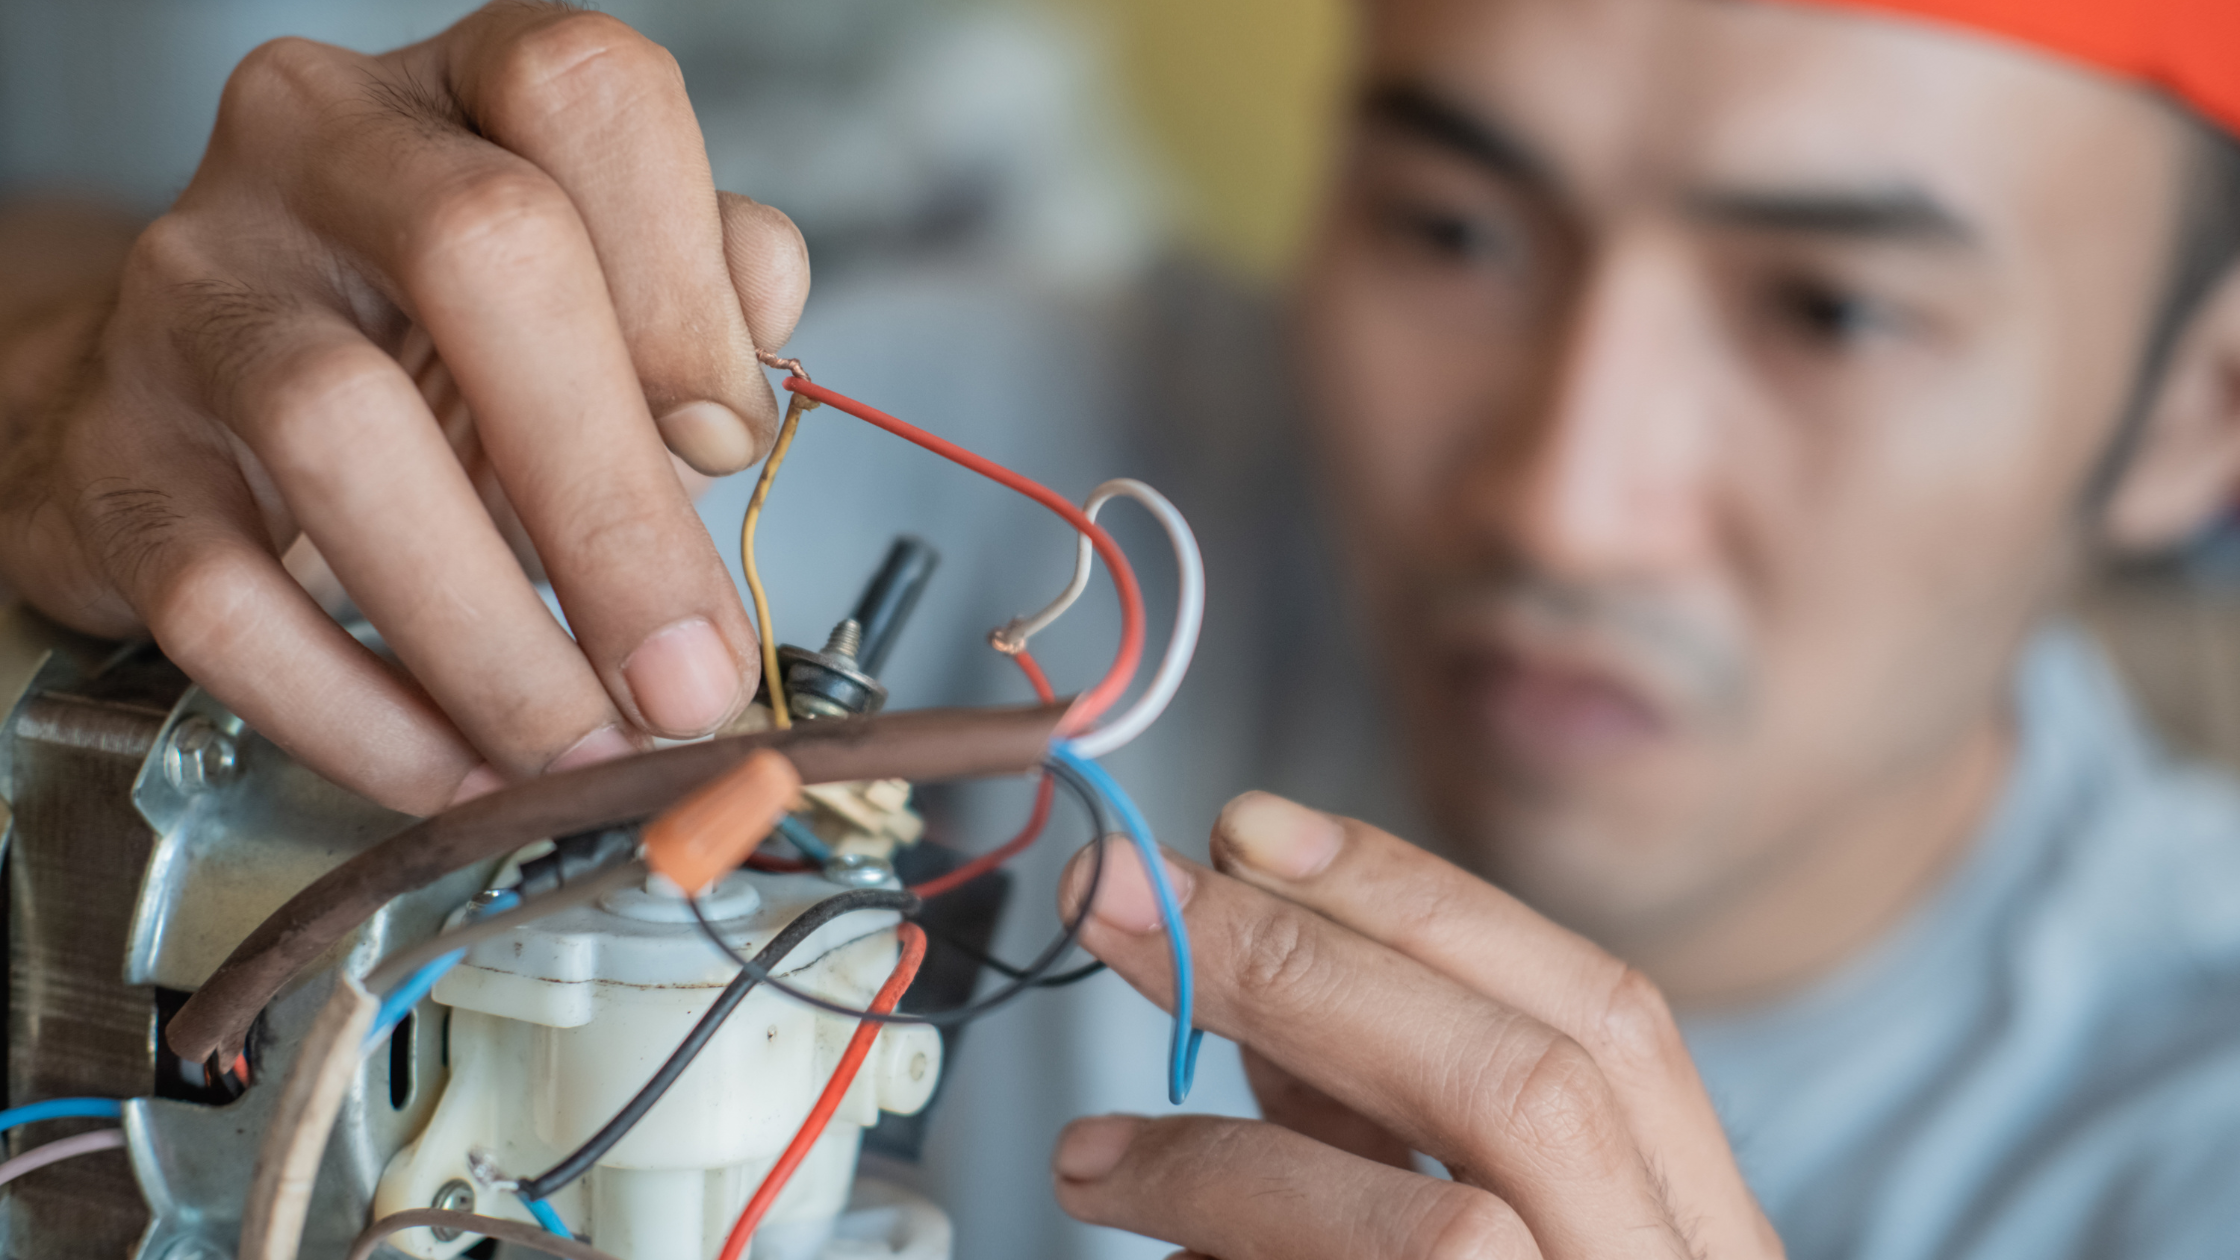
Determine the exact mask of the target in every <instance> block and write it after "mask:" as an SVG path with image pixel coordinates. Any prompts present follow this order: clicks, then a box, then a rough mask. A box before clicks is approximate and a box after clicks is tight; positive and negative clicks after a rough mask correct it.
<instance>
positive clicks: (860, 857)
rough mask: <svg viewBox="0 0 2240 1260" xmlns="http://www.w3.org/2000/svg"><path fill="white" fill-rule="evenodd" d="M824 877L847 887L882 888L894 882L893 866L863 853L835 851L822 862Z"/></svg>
mask: <svg viewBox="0 0 2240 1260" xmlns="http://www.w3.org/2000/svg"><path fill="white" fill-rule="evenodd" d="M824 877H825V878H826V879H829V880H831V881H832V882H833V883H835V884H841V885H845V886H846V887H849V888H884V887H886V886H887V885H889V884H892V883H893V882H894V868H893V867H891V866H888V865H887V864H886V863H885V862H882V861H880V860H879V859H878V858H875V857H872V856H870V855H869V854H864V853H837V854H834V855H833V858H832V860H831V861H829V862H827V863H825V864H824Z"/></svg>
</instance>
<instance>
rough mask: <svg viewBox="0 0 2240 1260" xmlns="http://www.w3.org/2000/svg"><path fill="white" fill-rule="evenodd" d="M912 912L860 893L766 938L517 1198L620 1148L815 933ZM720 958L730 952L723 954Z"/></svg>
mask: <svg viewBox="0 0 2240 1260" xmlns="http://www.w3.org/2000/svg"><path fill="white" fill-rule="evenodd" d="M686 904H688V905H691V906H692V907H693V916H694V917H695V918H699V905H698V903H697V902H690V901H688V902H687V903H686ZM917 908H918V899H917V898H916V897H913V896H911V895H910V894H908V893H905V892H896V891H893V890H891V889H884V888H861V889H856V890H854V891H851V892H844V893H840V894H839V895H837V896H833V897H827V898H825V899H824V900H823V901H820V902H818V903H816V904H815V905H813V906H810V907H809V908H808V909H806V910H804V911H802V912H801V913H800V914H798V915H796V916H794V919H793V921H792V922H791V923H788V924H786V925H785V926H784V927H783V928H780V929H779V930H778V934H777V935H776V936H773V937H771V938H770V943H769V944H767V945H765V946H763V947H762V948H761V949H760V950H759V951H757V952H756V954H755V956H754V960H753V961H752V962H751V963H749V962H746V961H745V960H740V962H741V966H740V968H739V974H738V975H736V976H733V977H732V978H731V983H730V984H727V985H725V986H724V989H723V992H722V993H721V994H719V995H717V997H716V1000H715V1002H714V1003H713V1004H712V1005H710V1006H709V1007H708V1012H707V1014H705V1015H702V1016H701V1017H700V1022H699V1023H697V1024H694V1025H693V1026H692V1031H691V1032H690V1033H688V1034H686V1036H685V1039H684V1041H683V1043H682V1044H680V1045H678V1046H677V1048H676V1049H675V1050H672V1051H670V1052H669V1058H668V1061H667V1062H665V1063H663V1064H662V1065H661V1066H660V1067H659V1068H658V1069H656V1070H655V1071H654V1074H653V1079H651V1080H649V1081H647V1082H646V1083H645V1085H644V1086H643V1087H642V1088H640V1089H639V1090H638V1092H637V1094H636V1095H635V1096H634V1097H632V1098H631V1099H630V1101H629V1102H628V1103H625V1104H624V1105H623V1108H622V1110H620V1111H618V1112H616V1113H615V1117H614V1119H612V1120H609V1121H607V1122H606V1124H604V1125H602V1126H601V1127H600V1129H599V1131H598V1132H597V1133H594V1134H592V1135H591V1138H590V1140H589V1141H587V1142H585V1143H584V1144H583V1145H582V1146H579V1147H577V1148H576V1149H575V1150H574V1151H572V1152H570V1153H569V1154H568V1155H567V1157H566V1158H564V1159H562V1160H561V1161H560V1162H559V1163H557V1164H554V1165H553V1166H552V1167H550V1168H548V1169H546V1170H545V1171H543V1172H541V1173H539V1174H537V1175H536V1176H534V1177H530V1178H526V1179H524V1180H523V1181H522V1182H521V1183H520V1185H519V1187H518V1188H519V1191H520V1193H521V1196H522V1197H523V1198H525V1199H530V1200H543V1199H549V1198H551V1197H552V1196H553V1195H555V1194H557V1193H559V1191H560V1190H561V1189H562V1188H563V1187H565V1186H566V1185H568V1184H569V1183H570V1182H572V1181H574V1180H575V1179H576V1178H578V1177H581V1176H582V1175H584V1174H585V1173H587V1172H590V1171H591V1168H592V1165H594V1164H597V1163H598V1162H599V1159H600V1157H601V1156H603V1155H605V1154H606V1153H607V1152H608V1151H610V1150H613V1149H614V1145H615V1143H617V1142H620V1141H621V1140H622V1139H623V1137H624V1136H625V1135H626V1134H628V1133H629V1132H630V1130H631V1129H633V1128H635V1127H636V1126H637V1124H638V1122H639V1121H640V1120H643V1119H644V1118H645V1115H646V1113H647V1112H649V1111H651V1110H653V1105H654V1104H655V1103H657V1102H660V1101H661V1096H662V1095H663V1094H665V1093H667V1092H669V1087H670V1086H671V1085H674V1084H676V1082H677V1078H678V1077H680V1076H682V1075H684V1070H685V1069H686V1068H688V1067H691V1066H692V1061H693V1060H694V1059H695V1058H697V1057H699V1054H700V1051H701V1050H702V1049H704V1048H705V1047H706V1046H707V1044H708V1042H709V1041H711V1040H713V1039H714V1037H715V1035H716V1031H717V1030H718V1029H720V1028H722V1027H723V1022H724V1021H725V1020H727V1019H729V1018H730V1017H731V1012H732V1011H734V1010H736V1009H737V1008H738V1006H739V1003H740V1002H741V1001H742V1000H743V999H745V997H746V996H747V994H748V992H749V991H751V990H752V989H753V988H754V987H755V985H757V984H759V983H761V981H762V978H763V977H764V976H767V975H768V974H769V968H771V967H775V966H777V965H778V964H779V963H780V962H781V961H783V960H784V959H785V957H786V955H788V954H790V953H792V952H793V951H794V950H795V949H797V948H799V947H800V945H801V942H803V941H805V940H807V939H809V937H810V935H811V934H812V933H814V932H815V931H816V930H817V929H818V928H821V927H823V926H824V925H825V924H827V923H830V922H832V921H833V920H834V919H837V918H839V917H840V916H841V915H844V914H848V913H851V912H853V911H857V910H894V911H901V912H909V911H913V910H916V909H917ZM700 921H701V923H702V924H706V922H707V920H706V919H701V920H700ZM717 939H719V940H720V939H721V938H720V937H719V938H717ZM725 952H727V953H729V952H730V951H729V949H728V948H727V949H726V951H725ZM734 957H736V955H734Z"/></svg>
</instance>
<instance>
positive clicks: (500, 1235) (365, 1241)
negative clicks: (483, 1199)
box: [343, 1208, 615, 1260]
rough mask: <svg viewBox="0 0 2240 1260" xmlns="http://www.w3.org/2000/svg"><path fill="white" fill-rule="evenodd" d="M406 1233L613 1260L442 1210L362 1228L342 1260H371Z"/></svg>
mask: <svg viewBox="0 0 2240 1260" xmlns="http://www.w3.org/2000/svg"><path fill="white" fill-rule="evenodd" d="M408 1229H455V1230H457V1231H459V1232H460V1233H462V1234H480V1235H482V1236H483V1237H485V1238H495V1239H497V1240H498V1241H499V1242H509V1243H520V1244H521V1245H522V1246H524V1247H530V1248H534V1249H535V1250H537V1251H539V1252H542V1253H545V1254H548V1255H554V1256H558V1257H560V1260H615V1258H614V1257H613V1256H611V1255H609V1254H607V1253H606V1252H604V1251H601V1250H599V1249H598V1248H597V1247H594V1246H591V1245H590V1244H589V1243H580V1242H577V1241H576V1240H575V1239H573V1238H555V1237H553V1235H552V1233H551V1231H550V1230H545V1229H539V1228H538V1227H536V1226H534V1225H524V1224H522V1223H521V1222H520V1221H509V1220H506V1219H505V1218H504V1217H499V1216H476V1215H475V1214H474V1213H472V1212H446V1211H444V1210H443V1209H442V1208H412V1209H410V1210H408V1211H404V1212H392V1213H390V1214H389V1215H387V1216H384V1217H382V1218H381V1219H380V1220H378V1221H375V1222H374V1223H373V1224H371V1225H368V1226H366V1229H365V1232H364V1233H362V1234H360V1235H358V1237H357V1240H356V1241H354V1242H352V1243H351V1244H350V1251H349V1254H348V1255H346V1256H344V1257H343V1260H371V1258H372V1256H373V1253H374V1252H376V1251H379V1250H381V1244H382V1243H383V1242H385V1241H387V1240H388V1238H389V1236H390V1235H392V1234H396V1233H400V1232H402V1231H404V1230H408Z"/></svg>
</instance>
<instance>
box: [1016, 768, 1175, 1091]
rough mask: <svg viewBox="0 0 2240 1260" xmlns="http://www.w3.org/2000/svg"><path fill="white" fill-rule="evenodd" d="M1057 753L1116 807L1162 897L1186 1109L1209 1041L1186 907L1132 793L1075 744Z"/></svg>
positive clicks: (1171, 1045) (1170, 1076)
mask: <svg viewBox="0 0 2240 1260" xmlns="http://www.w3.org/2000/svg"><path fill="white" fill-rule="evenodd" d="M1052 755H1053V756H1055V757H1056V758H1057V759H1058V760H1059V761H1062V762H1064V763H1065V764H1066V765H1067V766H1070V767H1071V768H1072V769H1074V770H1075V771H1076V772H1078V773H1079V774H1080V775H1081V777H1082V778H1084V779H1086V780H1088V781H1089V785H1090V786H1091V787H1093V788H1095V789H1096V790H1097V792H1098V794H1099V795H1101V796H1103V797H1104V798H1105V799H1106V800H1107V801H1110V802H1111V803H1112V808H1113V811H1114V812H1115V813H1118V814H1119V815H1120V823H1121V825H1122V826H1124V827H1126V828H1127V829H1128V835H1129V837H1130V838H1131V839H1133V840H1134V841H1135V844H1136V851H1137V852H1138V853H1139V854H1141V855H1142V856H1143V869H1144V870H1145V871H1146V872H1147V873H1149V874H1150V876H1151V890H1152V892H1153V893H1154V894H1156V895H1157V897H1158V898H1159V918H1160V919H1161V920H1162V921H1163V922H1164V923H1165V925H1166V929H1167V949H1168V951H1169V952H1170V953H1172V954H1173V955H1174V1034H1173V1036H1172V1037H1171V1038H1170V1039H1169V1041H1168V1061H1167V1100H1168V1101H1170V1102H1172V1103H1174V1104H1175V1105H1177V1106H1180V1105H1181V1104H1182V1100H1183V1099H1185V1098H1188V1097H1189V1096H1190V1085H1191V1083H1192V1082H1193V1081H1195V1080H1196V1079H1197V1076H1198V1043H1199V1042H1200V1041H1202V1040H1204V1039H1205V1031H1204V1030H1203V1029H1199V1028H1193V1027H1191V1025H1190V1004H1191V1003H1190V999H1191V979H1190V976H1191V969H1190V932H1189V929H1187V928H1185V927H1184V926H1183V925H1182V907H1180V906H1179V905H1176V904H1175V899H1174V889H1173V888H1172V887H1171V886H1169V884H1168V883H1167V864H1166V862H1165V861H1163V860H1162V859H1161V858H1160V856H1159V845H1158V842H1157V841H1155V840H1153V839H1152V838H1151V824H1150V823H1148V822H1146V821H1144V817H1143V811H1142V810H1140V809H1137V808H1136V803H1135V802H1134V801H1132V800H1130V799H1128V793H1127V791H1126V790H1125V789H1123V788H1122V787H1121V786H1120V783H1119V780H1117V779H1114V778H1113V777H1112V774H1111V772H1109V771H1107V770H1106V769H1105V768H1104V767H1103V766H1100V765H1098V764H1097V763H1096V762H1094V761H1091V760H1090V759H1089V758H1087V757H1084V756H1082V755H1081V753H1080V751H1079V750H1077V749H1076V748H1075V747H1074V746H1073V744H1072V743H1071V742H1070V741H1069V742H1066V743H1062V744H1059V745H1058V746H1057V747H1056V748H1054V749H1053V750H1052Z"/></svg>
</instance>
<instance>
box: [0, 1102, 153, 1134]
mask: <svg viewBox="0 0 2240 1260" xmlns="http://www.w3.org/2000/svg"><path fill="white" fill-rule="evenodd" d="M123 1115H124V1104H123V1103H122V1102H119V1101H118V1100H117V1099H114V1098H49V1099H47V1100H46V1101H45V1102H35V1103H25V1104H24V1105H22V1106H21V1107H10V1108H8V1109H7V1110H6V1111H0V1132H5V1131H7V1130H9V1129H12V1128H15V1127H16V1126H17V1125H19V1124H36V1123H38V1122H39V1121H41V1120H63V1119H69V1118H73V1117H78V1116H85V1117H90V1118H92V1119H96V1120H115V1119H118V1118H119V1117H121V1116H123Z"/></svg>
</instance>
